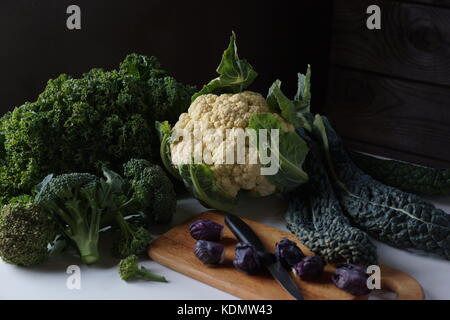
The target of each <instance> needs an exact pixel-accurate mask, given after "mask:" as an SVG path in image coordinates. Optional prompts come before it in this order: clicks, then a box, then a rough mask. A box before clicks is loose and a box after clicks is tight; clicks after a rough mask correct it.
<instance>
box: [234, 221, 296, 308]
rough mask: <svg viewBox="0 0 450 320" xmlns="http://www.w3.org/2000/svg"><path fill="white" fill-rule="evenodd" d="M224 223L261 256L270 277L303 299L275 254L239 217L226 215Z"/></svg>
mask: <svg viewBox="0 0 450 320" xmlns="http://www.w3.org/2000/svg"><path fill="white" fill-rule="evenodd" d="M225 224H226V225H227V227H228V228H230V230H231V232H233V234H234V235H235V236H236V238H238V239H239V241H242V242H245V243H247V244H249V245H251V246H252V247H253V248H255V250H256V251H257V253H258V255H259V256H260V258H261V261H262V263H263V265H264V266H265V267H266V268H267V269H268V270H269V272H270V274H271V275H272V277H273V278H274V279H275V280H276V281H277V282H278V283H279V284H280V285H281V286H282V287H283V288H284V289H285V290H286V291H287V292H288V293H289V294H290V295H291V296H293V297H294V298H295V299H297V300H303V295H302V294H301V292H300V290H299V289H298V287H297V284H296V283H295V282H294V280H292V278H291V276H290V275H289V273H288V272H287V271H286V269H284V268H283V266H282V265H281V264H280V262H279V261H277V259H276V258H275V256H274V255H273V254H272V253H270V252H268V251H267V250H266V249H265V248H264V245H263V244H262V242H261V240H260V239H259V237H258V236H257V235H256V233H255V232H254V231H253V230H252V229H251V228H250V226H249V225H248V224H246V223H245V222H244V221H243V220H242V219H241V218H239V217H237V216H235V215H228V216H226V217H225Z"/></svg>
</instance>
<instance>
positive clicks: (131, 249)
mask: <svg viewBox="0 0 450 320" xmlns="http://www.w3.org/2000/svg"><path fill="white" fill-rule="evenodd" d="M116 221H117V223H118V224H119V228H120V229H119V230H118V232H117V234H116V237H115V239H114V243H113V248H112V253H113V255H114V256H116V257H119V258H124V257H127V256H129V255H140V254H143V253H145V251H146V250H147V248H148V244H149V242H150V240H151V236H150V233H149V232H148V230H147V229H145V228H144V227H140V226H135V225H133V224H130V223H129V222H128V221H126V220H125V219H124V218H123V217H122V218H120V217H117V220H116Z"/></svg>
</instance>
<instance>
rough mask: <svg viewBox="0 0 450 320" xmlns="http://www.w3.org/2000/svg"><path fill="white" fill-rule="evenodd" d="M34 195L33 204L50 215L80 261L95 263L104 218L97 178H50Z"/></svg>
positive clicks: (63, 176)
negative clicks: (73, 246) (71, 244)
mask: <svg viewBox="0 0 450 320" xmlns="http://www.w3.org/2000/svg"><path fill="white" fill-rule="evenodd" d="M37 191H38V193H37V195H36V197H35V203H36V204H38V205H40V206H42V207H43V208H44V209H45V210H47V211H48V212H49V213H51V214H52V216H53V217H54V220H55V221H56V222H57V224H58V226H59V229H60V231H61V232H62V233H63V235H64V236H65V237H66V238H67V239H68V240H69V242H71V243H73V244H74V245H75V247H76V248H77V249H78V251H79V253H80V256H81V259H82V261H83V262H84V263H86V264H91V263H94V262H96V261H97V260H98V259H99V252H98V240H99V233H100V224H101V219H102V214H103V208H102V206H101V202H100V201H101V200H100V199H101V196H102V195H101V188H100V183H99V181H98V178H97V177H96V176H93V175H91V174H87V173H71V174H63V175H59V176H53V175H50V176H47V177H46V178H45V179H44V180H43V181H42V182H41V183H40V184H39V185H38V187H37Z"/></svg>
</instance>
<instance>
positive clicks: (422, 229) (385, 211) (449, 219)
mask: <svg viewBox="0 0 450 320" xmlns="http://www.w3.org/2000/svg"><path fill="white" fill-rule="evenodd" d="M314 125H315V127H316V129H317V130H318V132H319V133H320V134H321V136H322V142H323V148H324V151H325V153H326V155H327V164H328V168H329V171H330V175H331V176H332V177H333V182H334V184H335V187H336V188H335V189H336V192H337V194H338V197H339V201H340V203H341V206H342V208H343V209H344V211H345V213H346V214H347V215H348V217H349V218H350V219H351V221H352V223H354V225H355V226H356V227H358V228H360V229H361V230H364V231H366V232H368V233H369V234H370V235H372V236H373V237H375V238H376V239H378V240H380V241H383V242H386V243H388V244H391V245H392V246H395V247H398V248H403V249H419V250H423V251H426V252H429V253H433V254H436V255H439V256H442V257H444V258H446V259H450V215H448V214H446V213H445V212H444V211H442V210H440V209H438V208H436V207H435V206H434V205H433V204H431V203H428V202H426V201H424V200H421V199H420V198H418V197H417V196H415V195H413V194H409V193H406V192H403V191H400V190H399V189H396V188H394V187H390V186H386V185H384V184H382V183H380V182H378V181H376V180H374V179H373V178H371V177H370V176H369V175H367V174H365V173H364V172H363V171H362V170H360V169H359V168H358V167H357V166H356V165H355V164H354V163H353V161H352V160H351V158H350V156H349V155H348V153H347V152H346V150H345V149H344V147H343V144H342V141H341V140H340V138H339V136H338V135H337V134H336V132H335V131H334V129H333V128H332V127H331V125H330V123H329V122H328V120H327V119H326V118H322V117H320V116H316V120H315V122H314Z"/></svg>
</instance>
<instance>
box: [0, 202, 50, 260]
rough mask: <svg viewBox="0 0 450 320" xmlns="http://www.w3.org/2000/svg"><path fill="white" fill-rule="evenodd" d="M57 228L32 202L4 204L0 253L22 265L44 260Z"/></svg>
mask: <svg viewBox="0 0 450 320" xmlns="http://www.w3.org/2000/svg"><path fill="white" fill-rule="evenodd" d="M56 230H57V228H56V225H55V222H54V221H53V220H52V219H51V218H50V217H49V216H48V215H47V214H46V212H45V211H44V210H43V209H42V208H41V207H39V206H37V205H35V204H32V203H30V202H25V201H18V202H16V203H12V204H8V205H5V206H4V207H3V208H2V209H1V211H0V256H1V257H2V258H3V260H4V261H6V262H8V263H12V264H15V265H19V266H23V267H28V266H32V265H36V264H39V263H41V262H44V261H45V260H46V259H47V258H48V256H49V254H50V250H49V248H50V244H51V243H52V242H53V241H54V240H55V238H56V233H57V231H56Z"/></svg>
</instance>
